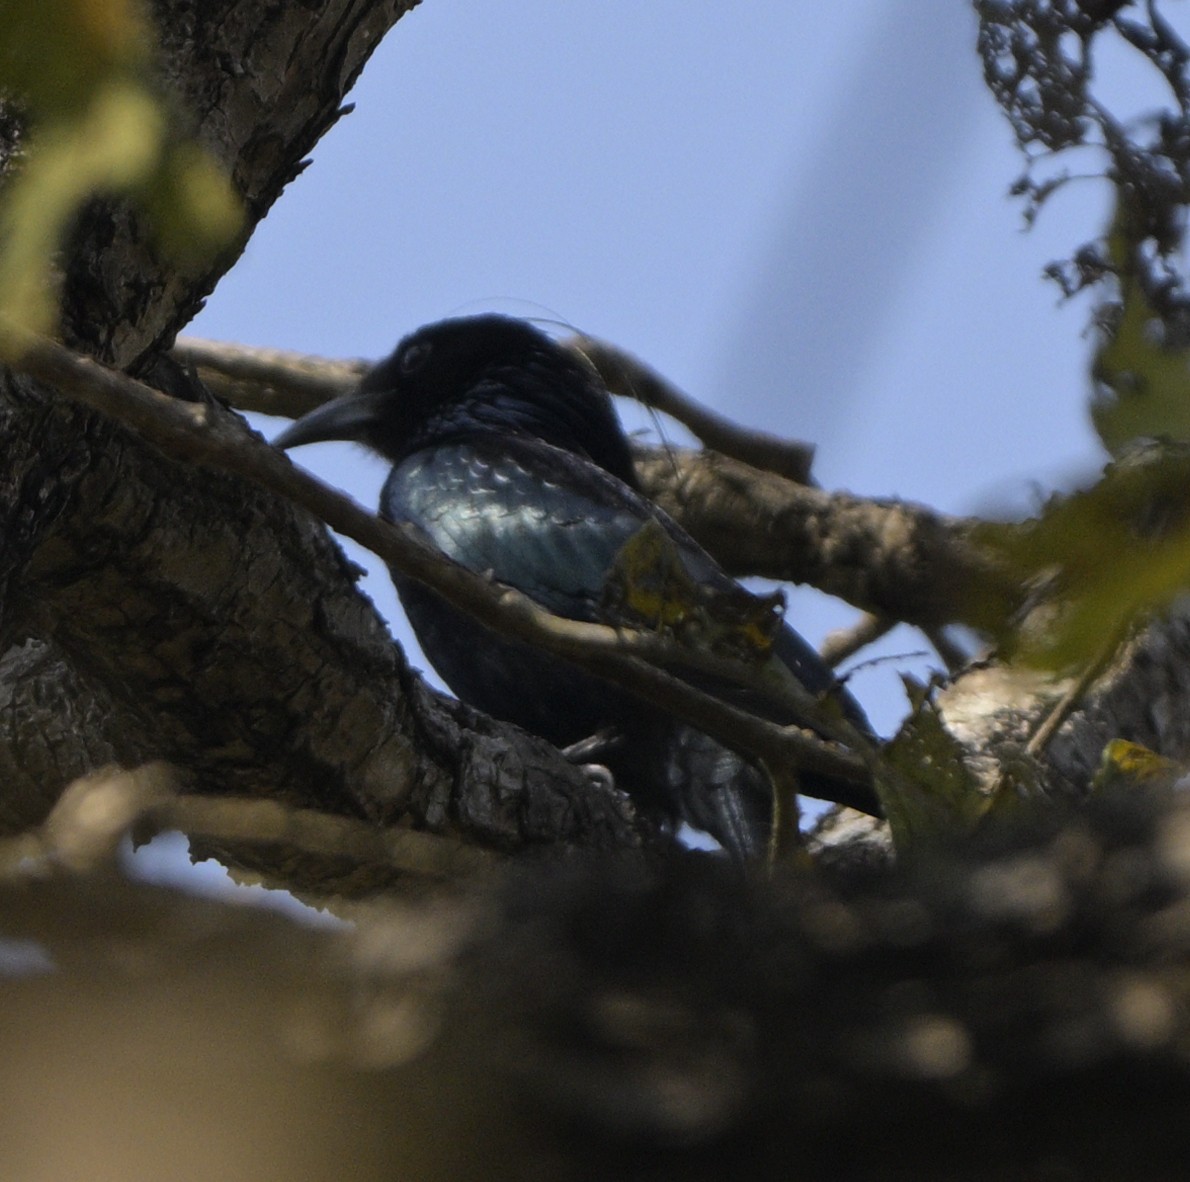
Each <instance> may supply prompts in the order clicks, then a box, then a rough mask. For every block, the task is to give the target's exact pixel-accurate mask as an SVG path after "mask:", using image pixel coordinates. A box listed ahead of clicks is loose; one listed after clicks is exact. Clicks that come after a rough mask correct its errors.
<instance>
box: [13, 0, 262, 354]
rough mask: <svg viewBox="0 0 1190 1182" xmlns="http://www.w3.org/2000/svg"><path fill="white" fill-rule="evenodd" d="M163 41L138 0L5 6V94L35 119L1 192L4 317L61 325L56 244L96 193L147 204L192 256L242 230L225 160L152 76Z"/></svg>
mask: <svg viewBox="0 0 1190 1182" xmlns="http://www.w3.org/2000/svg"><path fill="white" fill-rule="evenodd" d="M153 44H154V37H153V33H152V29H151V26H150V24H149V21H148V16H147V13H146V12H145V11H144V9H143V7H142V5H141V4H140V3H139V2H138V0H4V3H3V4H0V96H3V98H4V100H5V102H7V103H9V104H11V105H13V106H14V107H15V108H16V109H17V110H18V111H19V113H20V116H21V118H22V120H23V122H24V127H25V133H24V136H23V138H22V144H21V147H22V159H21V160H20V161H19V165H18V167H17V168H16V169H15V170H12V171H10V173H9V175H8V177H7V178H6V182H5V186H4V189H3V192H2V193H0V318H3V319H5V320H7V321H8V322H9V324H10V325H12V326H14V327H16V328H18V329H23V330H26V331H35V332H46V331H49V330H51V329H52V327H53V325H54V321H55V316H56V294H55V281H54V265H53V259H54V253H55V251H56V250H57V249H58V248H59V247H60V246H61V244H62V243H63V241H64V239H65V237H66V235H67V234H68V233H69V231H70V228H71V225H72V224H73V221H74V219H75V217H76V216H77V214H78V212H79V210H80V209H81V207H82V206H83V205H84V203H85V202H86V201H87V200H88V199H89V198H91V197H92V196H94V195H96V194H103V195H113V194H122V195H127V196H129V197H131V198H132V199H133V200H135V201H136V202H138V203H139V204H140V205H141V206H142V207H144V208H145V209H147V210H148V211H149V212H150V214H151V216H152V221H153V226H154V229H155V231H156V233H157V235H158V242H159V245H160V246H161V248H162V249H163V250H165V251H166V252H167V253H168V254H169V255H170V256H171V257H172V258H173V259H175V260H176V261H177V262H178V263H180V264H183V265H196V264H198V263H201V262H202V261H203V260H204V259H207V258H209V257H210V256H211V255H212V253H213V252H215V251H217V250H218V249H220V248H221V247H223V246H225V245H227V244H228V243H229V242H230V241H231V240H232V238H233V237H234V235H235V234H236V233H237V232H238V230H239V228H240V225H241V221H242V216H241V211H240V206H239V201H238V199H237V197H236V195H235V194H234V192H233V190H232V187H231V185H230V183H229V182H228V180H227V178H226V177H225V176H224V174H223V173H222V171H221V169H220V168H219V166H218V164H217V163H216V162H215V161H214V160H213V159H212V158H211V157H210V155H209V154H208V153H206V152H205V151H204V150H203V149H202V148H201V147H199V146H198V145H197V144H196V143H194V142H193V141H192V140H189V139H186V138H185V137H182V136H179V135H178V134H177V129H176V128H175V127H173V126H172V123H171V118H170V113H169V111H168V107H167V104H166V103H165V102H164V101H163V99H162V97H161V95H160V94H159V93H158V90H157V88H156V87H155V86H154V84H153V82H152V79H151V56H150V47H151V46H152V45H153Z"/></svg>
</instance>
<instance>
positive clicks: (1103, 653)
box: [1025, 624, 1128, 759]
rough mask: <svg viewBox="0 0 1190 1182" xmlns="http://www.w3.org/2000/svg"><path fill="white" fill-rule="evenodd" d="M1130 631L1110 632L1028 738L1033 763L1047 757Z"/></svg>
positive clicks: (1115, 630) (1119, 628)
mask: <svg viewBox="0 0 1190 1182" xmlns="http://www.w3.org/2000/svg"><path fill="white" fill-rule="evenodd" d="M1127 628H1128V625H1127V624H1124V625H1122V626H1120V627H1117V628H1113V629H1112V630H1111V633H1110V635H1109V636H1108V637H1107V639H1106V640H1105V641H1104V642H1103V644H1102V645H1101V646H1100V648H1099V650H1098V651H1097V652H1096V653H1095V656H1094V658H1093V659H1092V660H1090V661H1088V662H1087V664H1086V665H1085V666H1084V667H1083V668H1082V669H1080V670H1079V673H1078V676H1077V677H1075V678H1074V679H1073V680H1072V681H1071V683H1070V684H1069V685H1068V686H1067V688H1066V691H1065V692H1064V693H1063V694H1062V696H1061V697H1060V698H1059V699H1058V700H1057V701H1056V702H1055V703H1054V705H1053V706H1052V707H1051V709H1050V710H1049V712H1048V713H1047V714H1046V715H1045V716H1044V717H1043V718H1042V719H1041V721H1040V723H1039V724H1038V726H1037V729H1036V730H1035V731H1034V732H1033V733H1032V734H1031V735H1030V736H1029V741H1028V743H1027V744H1026V745H1025V751H1026V752H1027V753H1028V754H1029V755H1031V756H1032V757H1033V758H1034V759H1040V758H1041V756H1042V755H1044V754H1045V749H1046V748H1047V747H1048V746H1049V745H1050V742H1051V741H1052V740H1053V737H1054V736H1055V735H1056V734H1057V733H1058V731H1059V730H1061V728H1062V724H1063V723H1064V722H1065V721H1066V720H1067V719H1068V718H1069V717H1070V716H1071V715H1072V714H1073V713H1074V712H1075V710H1076V709H1077V708H1078V706H1079V705H1080V703H1081V702H1082V701H1083V699H1084V698H1085V697H1086V695H1087V692H1088V691H1089V690H1090V688H1091V686H1092V685H1094V683H1095V681H1096V680H1097V679H1098V677H1099V675H1100V674H1101V673H1102V672H1103V671H1104V669H1106V668H1107V666H1108V665H1109V664H1110V662H1111V659H1112V657H1114V656H1115V654H1116V652H1117V651H1118V650H1119V647H1120V644H1121V642H1122V641H1123V639H1124V635H1125V633H1126V632H1127Z"/></svg>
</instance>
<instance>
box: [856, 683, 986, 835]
mask: <svg viewBox="0 0 1190 1182" xmlns="http://www.w3.org/2000/svg"><path fill="white" fill-rule="evenodd" d="M901 680H902V682H903V683H904V686H905V692H906V694H907V696H908V698H909V705H910V714H909V717H908V718H907V719H906V720H905V722H904V723H903V724H902V725H901V728H900V730H899V731H898V732H897V734H896V736H895V737H894V738H893V739H891V740H890V741H889V742H888V743H887V744H885V746H884V748H883V750H882V752H881V756H882V758H881V760H880V765H879V774H878V782H877V790H878V792H879V794H880V803H881V804H882V805H883V806H884V811H885V815H886V816H887V818H888V823H889V828H890V829H891V831H892V839H893V845H894V846H895V848H896V850H897V852H898V854H901V855H906V854H913V853H915V852H920V851H922V850H923V849H927V848H929V847H930V846H931V845H937V844H938V843H939V842H943V843H949V842H953V841H954V840H955V839H956V838H960V837H962V836H963V835H965V834H969V833H971V832H972V831H973V830H974V829H975V828H976V827H977V826H978V825H979V824H980V823H981V822H982V821H983V819H984V818H985V817H986V816H987V815H988V814H989V812H990V811H991V810H992V809H993V807H994V806H995V804H996V797H995V796H994V795H992V794H989V793H988V792H987V791H986V790H985V789H984V788H983V787H982V786H981V785H980V783H979V782H978V781H977V780H976V778H975V777H974V776H973V775H972V774H971V772H970V771H969V770H968V768H967V766H966V763H965V761H964V750H963V747H962V744H961V743H959V742H958V740H957V739H955V737H954V735H952V734H951V732H950V730H949V729H948V728H947V726H946V724H945V722H944V721H943V720H942V718H941V717H940V715H939V713H938V709H937V707H936V706H935V704H934V701H933V696H932V691H933V686H930V685H926V684H923V683H921V682H919V681H917V680H915V679H914V678H912V677H908V676H903V677H902V679H901Z"/></svg>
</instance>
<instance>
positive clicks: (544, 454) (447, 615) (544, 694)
mask: <svg viewBox="0 0 1190 1182" xmlns="http://www.w3.org/2000/svg"><path fill="white" fill-rule="evenodd" d="M328 439H347V440H355V441H358V442H361V443H363V444H365V445H367V446H368V447H370V448H371V449H373V450H374V451H376V452H378V453H379V454H380V455H382V456H383V457H384V458H385V459H387V460H389V461H390V462H391V463H392V465H393V467H392V470H391V472H390V473H389V476H388V479H387V480H386V482H385V484H384V489H383V491H382V493H381V497H380V512H381V515H382V516H383V517H386V518H387V519H389V520H390V521H396V522H410V523H412V524H414V525H415V526H417V527H418V528H419V529H420V530H421V531H423V532H424V534H425V535H426V536H427V537H428V538H429V539H430V540H431V541H432V542H433V544H434V545H435V546H437V547H438V548H439V549H440V550H442V551H443V553H445V554H446V555H448V556H449V557H450V558H452V559H454V561H456V562H458V563H460V564H461V565H463V566H465V567H468V568H469V569H471V570H473V571H480V572H490V573H491V574H492V576H494V577H495V578H496V579H497V580H499V581H500V582H502V583H506V584H508V585H510V586H512V587H515V588H517V589H518V590H520V591H522V592H524V593H525V594H527V595H529V596H530V597H531V598H533V599H534V600H536V601H537V602H538V603H540V604H542V605H543V606H545V607H547V608H548V609H549V610H550V611H551V612H553V613H554V614H556V615H559V616H565V617H568V618H570V619H576V620H588V621H595V620H606V619H607V606H606V582H607V578H608V573H609V571H610V570H611V569H612V568H613V566H614V565H615V560H616V556H617V553H619V552H620V551H621V548H622V547H623V546H624V544H625V543H626V542H627V541H628V540H629V539H630V538H633V537H634V536H637V535H638V534H639V531H640V530H641V528H642V526H644V525H645V524H646V523H648V522H656V523H658V524H659V526H660V529H661V531H663V533H664V535H665V536H666V537H668V538H669V539H670V540H671V541H672V550H673V552H674V553H675V554H676V555H677V556H678V557H679V559H680V565H681V566H682V567H683V568H684V569H685V572H686V573H687V574H688V575H689V576H690V578H691V580H692V582H693V583H695V584H696V585H698V586H700V587H707V588H709V589H710V590H711V591H712V592H723V593H725V594H729V595H734V596H737V597H745V598H746V597H747V593H746V592H744V591H743V589H742V588H740V587H739V585H738V584H736V583H735V582H734V581H733V580H732V579H730V578H729V577H728V576H727V575H725V574H724V573H723V572H722V571H721V570H720V569H719V567H718V566H717V565H716V564H715V562H714V561H713V560H712V559H711V558H710V556H709V555H708V554H707V553H706V552H705V551H704V550H703V549H702V548H701V547H700V546H699V545H698V544H697V543H696V542H695V541H694V540H693V539H692V538H690V537H689V535H688V534H686V533H685V531H684V530H682V529H681V528H680V527H679V526H678V525H677V524H676V523H675V522H674V521H673V520H671V519H670V518H669V517H668V516H667V515H666V514H665V513H664V512H663V511H662V510H661V509H660V508H658V507H657V506H656V505H654V504H653V503H652V502H650V501H649V500H647V499H646V498H645V497H644V496H643V494H642V493H641V492H640V491H639V488H638V486H637V481H636V476H635V473H634V471H633V467H632V458H631V454H630V452H629V447H628V441H627V438H626V437H625V435H624V432H623V429H622V428H621V426H620V423H619V421H618V419H617V418H616V415H615V412H614V410H613V409H612V402H611V398H610V396H609V394H608V392H607V390H606V389H605V388H604V386H603V384H602V383H601V382H600V381H599V379H598V378H597V376H596V375H595V372H594V370H593V369H591V368H590V367H588V366H587V365H586V364H585V363H584V362H583V361H582V360H581V359H580V358H578V357H577V356H575V355H574V354H573V353H571V352H569V351H568V350H566V349H564V348H562V347H561V346H560V345H559V344H557V343H556V342H555V341H554V340H552V339H551V338H550V337H548V336H546V335H545V334H544V333H542V332H540V331H539V330H537V329H536V328H534V327H532V326H531V325H529V324H527V323H525V322H524V321H521V320H515V319H511V318H509V317H504V316H494V315H486V316H474V317H466V318H461V319H455V320H444V321H441V322H439V323H437V324H431V325H428V326H426V327H424V328H421V329H419V330H418V331H417V332H415V333H412V334H411V335H410V336H408V337H406V338H405V339H404V340H403V341H401V343H400V344H399V345H398V346H397V348H396V350H395V351H394V352H393V354H392V356H391V357H389V358H388V359H387V360H385V361H383V362H381V363H380V364H379V365H377V366H376V367H375V368H374V369H372V370H371V371H370V372H369V373H368V374H367V375H366V376H365V377H364V379H363V381H362V382H361V383H360V385H359V388H358V390H357V391H356V392H354V393H352V394H349V395H347V396H345V397H343V398H340V399H337V400H335V401H334V402H330V403H328V404H327V405H325V406H322V407H319V408H318V409H317V410H315V411H312V412H311V413H310V414H307V415H305V416H304V417H303V418H301V419H299V420H298V421H297V422H295V423H294V424H293V425H292V426H290V427H289V428H288V429H287V430H285V431H283V432H282V433H281V435H280V436H278V438H277V440H276V444H277V446H278V447H282V448H289V447H295V446H297V445H299V444H303V443H314V442H317V441H319V440H328ZM653 528H654V529H655V528H656V527H653ZM393 580H394V582H395V583H396V587H397V591H398V593H399V594H400V597H401V602H402V604H403V605H404V608H405V611H406V613H407V615H408V616H409V620H410V622H411V624H412V625H413V629H414V631H415V632H416V633H417V637H418V639H419V641H420V642H421V645H422V648H423V650H424V651H425V654H426V656H427V657H428V658H429V660H430V661H431V662H432V663H433V665H434V667H435V668H436V669H437V670H438V672H439V673H440V674H441V676H442V678H443V680H444V681H445V682H446V684H447V685H449V686H450V688H451V689H452V690H453V691H454V692H455V693H456V694H457V695H458V696H459V697H460V698H461V699H462V700H463V701H465V702H468V703H470V704H472V705H474V706H476V707H478V708H479V709H481V710H483V711H484V712H485V713H488V714H491V715H493V716H494V717H497V718H502V719H505V720H507V721H509V722H513V723H516V724H517V725H519V726H521V727H523V728H525V729H526V730H529V731H532V732H534V733H535V734H538V735H541V736H542V737H544V738H546V739H548V740H550V741H551V742H552V743H555V744H557V745H558V746H560V747H568V746H571V745H574V744H578V743H580V741H581V740H584V739H586V738H587V737H589V736H592V735H595V734H596V733H598V732H606V731H609V730H610V731H611V732H612V733H613V734H614V735H615V736H616V737H617V743H615V744H612V745H611V747H610V749H609V751H608V752H607V753H606V758H605V757H603V755H601V756H600V761H601V762H603V763H606V764H607V765H608V767H609V768H610V770H611V771H612V773H613V774H614V776H615V778H616V782H617V783H618V784H619V785H620V786H621V787H622V788H624V789H626V790H627V791H629V792H630V793H631V794H632V795H633V797H634V799H636V800H637V801H638V803H639V804H640V805H642V806H643V807H645V808H647V809H652V810H654V811H655V812H659V813H660V814H661V815H662V816H664V817H665V818H667V819H668V820H669V821H671V822H672V821H674V820H686V821H689V822H690V823H691V824H693V825H695V826H696V827H698V828H700V829H703V830H704V831H706V832H708V833H710V834H711V835H712V836H713V837H715V838H716V839H717V840H718V841H719V842H720V843H721V844H722V845H723V846H724V847H725V848H726V849H727V850H728V851H729V852H730V853H731V854H732V855H733V856H735V857H736V858H737V859H740V860H744V859H747V858H750V857H753V856H755V855H757V854H758V853H760V852H761V851H763V849H764V848H765V844H766V842H767V839H768V827H769V818H770V816H771V796H770V791H769V787H768V784H767V781H766V779H765V777H764V776H762V775H761V774H760V772H758V771H757V770H756V769H754V768H753V767H751V766H750V765H749V764H748V763H747V762H746V761H744V760H743V759H741V758H740V757H739V756H737V755H736V754H734V753H733V752H731V751H729V750H728V749H727V748H725V747H723V746H721V745H720V744H719V743H717V742H716V741H715V740H713V739H711V738H710V737H709V736H707V735H705V734H702V733H700V732H698V731H695V730H693V729H692V728H690V727H688V726H685V725H683V724H680V723H677V722H675V721H674V720H672V719H670V718H668V717H666V716H664V715H663V714H661V713H660V712H659V711H657V710H656V709H653V708H650V707H649V706H647V705H646V704H645V703H643V702H642V701H640V700H639V699H638V698H636V697H634V696H633V695H631V694H628V693H627V692H626V691H623V690H621V689H618V688H617V687H615V686H613V685H611V684H610V683H608V682H605V681H602V680H600V679H598V678H596V677H593V676H590V675H588V674H586V673H583V672H581V671H579V670H578V669H576V668H574V667H573V666H570V665H568V664H566V663H565V662H562V661H559V660H557V659H556V658H553V657H550V656H548V655H547V654H545V653H542V652H540V651H538V650H536V649H533V648H531V647H529V646H528V645H525V644H523V643H521V642H518V641H512V640H507V639H504V638H501V637H498V636H496V635H495V634H494V633H492V632H491V631H489V630H488V629H487V628H485V627H484V626H483V625H481V624H479V623H477V622H476V621H474V620H473V619H471V618H470V617H469V616H466V615H465V614H463V613H461V612H459V611H457V610H456V609H455V608H453V607H451V606H450V605H449V604H448V603H446V602H445V601H444V600H443V599H441V598H440V597H439V596H438V595H436V594H435V593H434V592H433V591H431V590H429V589H428V588H426V587H424V586H422V585H421V584H419V583H417V582H414V581H413V580H412V579H409V578H407V577H406V576H403V575H402V574H401V573H400V572H399V571H393ZM773 651H774V652H775V653H776V655H777V656H778V658H779V659H780V660H781V661H782V662H783V663H784V665H785V666H786V667H787V668H788V669H789V670H790V671H791V672H792V673H793V675H794V676H795V677H796V678H797V679H798V681H800V682H801V684H802V685H803V686H804V687H805V688H806V689H808V690H809V691H811V693H813V694H828V693H829V694H833V695H834V696H835V698H836V700H837V701H838V704H839V707H840V708H841V710H842V712H843V714H844V715H845V716H846V717H847V718H848V720H849V721H850V722H851V723H852V725H854V726H857V727H859V728H860V729H862V730H863V731H864V732H865V733H868V734H870V733H871V732H870V730H869V728H868V724H867V721H866V719H865V718H864V715H863V713H862V711H861V710H860V708H859V707H858V705H856V703H855V701H854V700H853V699H852V698H851V697H850V695H848V694H846V692H845V691H842V690H841V689H839V688H838V687H837V685H836V682H835V679H834V678H833V677H832V675H831V673H830V671H829V670H828V669H827V668H826V666H825V665H823V664H822V662H821V661H820V660H819V658H818V656H817V654H816V653H815V652H814V651H813V650H812V649H811V648H810V647H809V645H807V644H806V643H805V641H803V640H802V638H801V637H800V636H798V635H797V633H796V632H794V631H793V629H792V628H790V627H789V626H788V625H785V624H781V625H780V627H779V631H778V633H777V635H776V638H775V643H774V646H773ZM691 680H693V679H691ZM802 787H803V788H804V790H805V791H806V792H807V793H809V794H812V795H818V796H821V797H822V798H824V799H828V800H838V801H842V802H845V803H848V804H852V805H854V806H857V807H860V808H862V809H864V810H865V811H868V812H872V813H876V814H878V813H879V806H878V804H877V803H876V800H875V797H874V796H873V795H872V794H871V792H870V791H869V790H867V789H866V788H864V787H862V786H858V785H856V784H853V783H846V782H842V781H840V782H836V781H834V780H824V779H814V778H811V777H809V776H807V777H805V778H804V783H803V785H802Z"/></svg>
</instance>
